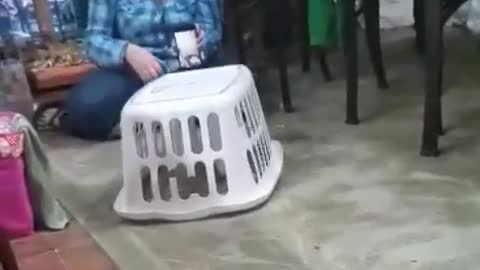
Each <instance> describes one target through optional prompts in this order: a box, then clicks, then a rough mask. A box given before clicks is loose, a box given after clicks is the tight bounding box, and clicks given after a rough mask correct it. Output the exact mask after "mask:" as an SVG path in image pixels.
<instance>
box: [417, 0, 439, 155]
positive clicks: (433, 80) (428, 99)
mask: <svg viewBox="0 0 480 270" xmlns="http://www.w3.org/2000/svg"><path fill="white" fill-rule="evenodd" d="M425 22H426V24H425V29H429V31H427V32H426V36H425V37H426V38H425V45H426V46H425V48H426V63H425V74H426V80H425V112H424V123H423V137H422V148H421V152H420V154H421V155H422V156H426V157H435V156H438V154H439V150H438V133H439V132H438V131H439V130H438V129H439V126H440V125H441V122H440V121H441V94H440V85H439V83H440V76H441V59H440V58H441V57H439V55H438V54H439V53H440V52H441V51H442V50H441V48H442V45H441V43H442V42H441V38H442V35H441V31H442V27H441V5H440V2H439V1H438V0H425Z"/></svg>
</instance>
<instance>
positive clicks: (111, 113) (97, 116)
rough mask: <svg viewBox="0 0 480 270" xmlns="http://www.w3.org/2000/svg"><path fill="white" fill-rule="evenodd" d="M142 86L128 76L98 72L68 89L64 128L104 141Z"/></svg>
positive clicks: (84, 136)
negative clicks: (128, 101)
mask: <svg viewBox="0 0 480 270" xmlns="http://www.w3.org/2000/svg"><path fill="white" fill-rule="evenodd" d="M141 85H142V83H141V82H140V81H139V80H137V79H136V78H133V77H129V75H127V74H124V73H119V72H113V71H108V70H99V71H96V72H94V73H92V74H90V75H88V76H87V77H86V78H85V79H84V80H82V81H81V82H80V83H79V84H78V85H76V86H75V87H73V88H72V89H71V90H70V95H69V97H68V99H67V101H66V103H65V108H64V109H65V117H64V121H63V127H64V129H65V131H66V132H67V133H70V134H71V135H74V136H77V137H81V138H84V139H93V140H105V139H107V138H108V136H109V134H110V132H111V130H112V128H113V127H114V126H115V125H116V124H117V123H118V121H119V117H120V111H121V109H122V107H123V105H124V104H125V103H126V102H127V100H128V99H129V98H130V97H131V95H133V93H134V92H135V91H136V90H137V89H138V88H140V87H141Z"/></svg>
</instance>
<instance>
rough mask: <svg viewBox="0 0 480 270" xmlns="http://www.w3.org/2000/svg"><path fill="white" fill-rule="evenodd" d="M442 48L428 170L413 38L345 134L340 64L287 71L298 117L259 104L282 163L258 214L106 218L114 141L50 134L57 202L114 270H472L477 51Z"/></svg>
mask: <svg viewBox="0 0 480 270" xmlns="http://www.w3.org/2000/svg"><path fill="white" fill-rule="evenodd" d="M447 40H448V41H447V59H446V61H447V70H446V72H445V74H446V79H445V80H446V85H447V87H448V90H447V92H446V94H445V102H444V105H445V107H444V108H445V110H444V113H445V114H444V116H445V117H444V118H445V122H446V129H447V134H446V136H445V137H443V138H442V139H441V146H442V149H443V153H442V156H441V157H439V158H437V159H427V158H421V157H420V156H419V154H418V152H419V144H420V138H421V127H422V115H423V87H422V85H423V77H422V72H421V67H420V60H419V58H418V57H417V56H416V55H415V54H414V52H413V45H412V44H413V43H412V37H411V35H410V33H408V32H401V33H395V34H393V35H392V34H391V33H390V34H387V35H386V37H385V43H386V45H385V53H386V56H385V58H386V63H387V67H388V77H389V80H390V85H391V89H389V90H387V91H379V90H377V89H376V87H375V84H374V79H373V77H372V74H371V72H370V68H369V66H368V65H366V59H363V60H362V61H363V63H364V64H363V67H364V68H362V69H361V71H362V73H363V74H362V78H361V81H360V88H361V91H360V93H361V94H360V96H361V102H360V108H361V116H362V120H363V121H362V123H361V125H359V126H357V127H354V126H346V125H344V124H343V121H344V100H345V98H344V96H345V92H344V81H343V74H342V72H341V71H340V69H341V68H340V67H341V63H340V62H338V61H336V59H335V58H338V57H333V58H334V59H333V60H332V61H331V64H332V66H333V70H334V75H335V78H336V80H335V81H334V82H332V83H325V82H323V80H322V78H321V75H320V72H319V70H318V68H314V70H313V71H312V72H311V73H310V74H302V73H301V72H300V71H299V67H298V65H297V66H292V67H291V73H292V75H291V77H292V88H293V97H294V102H295V104H296V105H297V109H298V111H297V112H296V113H294V114H288V115H287V114H284V113H282V112H281V111H280V110H279V105H278V104H279V103H280V102H279V99H278V97H279V94H278V90H277V88H276V87H271V88H270V89H271V90H268V91H265V92H262V97H263V100H264V106H265V110H266V111H267V112H268V115H269V116H268V122H269V124H270V128H271V133H272V136H273V137H274V138H276V139H278V140H280V141H281V142H282V143H283V145H284V148H285V158H286V160H285V168H284V173H283V176H282V179H281V182H280V184H279V186H278V189H277V191H276V192H275V194H274V196H273V197H272V198H271V200H270V201H269V202H268V203H267V204H266V205H265V206H263V207H261V208H260V209H257V210H255V211H251V212H247V213H244V214H241V215H236V216H233V217H223V218H213V219H208V220H203V221H197V222H189V223H142V224H138V223H130V222H125V221H122V220H121V219H120V218H118V217H117V216H116V214H115V213H114V212H113V210H112V204H113V200H114V199H115V196H116V194H117V192H118V191H119V188H120V186H121V179H122V178H121V168H120V156H121V155H120V145H119V143H118V142H113V143H104V144H92V143H87V142H82V141H79V140H75V139H71V138H66V137H61V136H58V135H48V134H46V135H45V140H46V141H47V142H48V144H49V146H50V154H51V158H52V163H53V164H54V167H55V170H56V173H57V176H58V177H57V179H56V182H55V184H56V188H57V191H58V192H59V196H60V198H61V201H62V203H63V204H64V205H65V206H66V207H67V208H68V209H69V211H70V212H71V213H72V214H73V215H74V216H75V217H76V218H77V219H78V221H79V222H80V223H81V224H82V225H84V226H85V227H86V229H87V230H88V231H89V232H90V233H91V234H92V235H93V237H94V238H95V240H96V241H97V242H98V244H99V245H100V246H101V247H102V248H103V249H104V250H105V251H106V252H107V253H108V254H109V255H110V256H111V257H112V259H113V260H114V261H115V263H116V264H117V265H118V266H119V267H120V269H133V270H138V269H175V270H187V269H195V270H204V269H205V270H206V269H209V270H210V269H212V270H213V269H218V270H225V269H229V270H233V269H247V268H248V269H255V270H269V269H272V270H273V269H275V270H279V269H291V270H306V269H319V270H337V269H338V270H344V269H353V270H363V269H365V270H385V269H389V270H397V269H398V270H406V269H421V270H426V269H435V270H442V269H445V270H446V269H449V270H450V269H462V270H469V269H471V270H474V269H478V268H479V266H480V250H479V249H478V245H477V243H478V242H480V196H479V195H480V166H479V165H478V164H479V163H478V157H479V156H480V136H479V132H480V121H478V116H479V115H480V91H479V86H480V76H479V75H478V74H479V72H478V71H479V70H480V61H478V59H480V52H479V51H478V48H477V47H476V46H475V45H476V44H474V43H473V42H472V40H471V39H470V38H467V37H466V36H465V35H464V34H459V33H451V34H449V35H447ZM363 57H364V58H366V56H363ZM275 82H276V81H275V77H273V76H272V78H271V79H270V80H269V82H267V85H268V84H270V85H273V83H275Z"/></svg>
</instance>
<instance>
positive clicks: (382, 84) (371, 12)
mask: <svg viewBox="0 0 480 270" xmlns="http://www.w3.org/2000/svg"><path fill="white" fill-rule="evenodd" d="M364 16H365V26H366V27H365V32H366V35H367V46H368V51H369V54H370V62H371V63H372V66H373V70H374V71H375V75H376V77H377V85H378V88H380V89H387V88H388V82H387V79H386V75H385V66H384V63H383V53H382V46H381V44H380V3H379V0H367V1H364Z"/></svg>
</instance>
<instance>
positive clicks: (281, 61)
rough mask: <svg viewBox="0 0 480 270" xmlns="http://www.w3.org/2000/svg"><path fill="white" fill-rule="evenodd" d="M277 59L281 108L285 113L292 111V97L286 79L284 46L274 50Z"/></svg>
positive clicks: (286, 68)
mask: <svg viewBox="0 0 480 270" xmlns="http://www.w3.org/2000/svg"><path fill="white" fill-rule="evenodd" d="M275 52H276V58H277V59H278V74H279V76H280V89H281V91H282V101H283V109H284V111H285V112H286V113H291V112H293V111H294V108H293V105H292V98H291V96H290V82H289V79H288V65H287V59H286V57H287V54H286V51H285V48H278V49H276V50H275Z"/></svg>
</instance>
